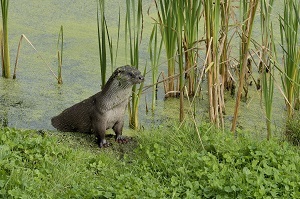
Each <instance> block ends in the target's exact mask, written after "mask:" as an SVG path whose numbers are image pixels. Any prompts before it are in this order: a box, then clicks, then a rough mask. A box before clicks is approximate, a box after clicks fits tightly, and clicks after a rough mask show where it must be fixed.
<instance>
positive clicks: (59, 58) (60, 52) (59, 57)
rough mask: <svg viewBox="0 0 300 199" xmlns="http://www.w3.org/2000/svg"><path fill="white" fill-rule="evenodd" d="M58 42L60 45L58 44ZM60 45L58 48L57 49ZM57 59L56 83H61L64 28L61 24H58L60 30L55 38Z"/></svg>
mask: <svg viewBox="0 0 300 199" xmlns="http://www.w3.org/2000/svg"><path fill="white" fill-rule="evenodd" d="M59 44H60V45H59ZM59 47H60V49H59ZM56 48H57V61H58V71H57V78H58V81H57V82H58V84H62V83H63V82H62V71H61V69H62V59H63V49H64V30H63V26H60V31H59V34H58V39H57V47H56Z"/></svg>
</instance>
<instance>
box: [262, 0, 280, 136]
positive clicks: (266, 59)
mask: <svg viewBox="0 0 300 199" xmlns="http://www.w3.org/2000/svg"><path fill="white" fill-rule="evenodd" d="M273 3H274V0H261V2H260V22H261V23H260V24H261V32H262V34H261V37H262V43H261V60H260V61H261V62H260V63H261V66H262V67H261V76H262V77H261V79H262V89H261V90H262V96H263V101H264V105H265V113H266V125H267V139H268V140H269V139H270V138H271V119H272V118H271V116H272V104H273V94H274V78H273V75H274V65H273V64H274V62H271V60H272V59H276V50H275V49H276V48H275V45H274V37H273V34H272V33H273V29H272V24H271V19H270V17H271V13H272V8H273Z"/></svg>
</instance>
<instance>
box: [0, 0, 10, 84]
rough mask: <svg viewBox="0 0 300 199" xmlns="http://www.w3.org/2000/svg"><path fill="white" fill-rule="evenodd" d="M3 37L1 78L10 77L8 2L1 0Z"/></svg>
mask: <svg viewBox="0 0 300 199" xmlns="http://www.w3.org/2000/svg"><path fill="white" fill-rule="evenodd" d="M0 3H1V11H2V27H3V34H2V35H3V36H2V37H1V46H3V47H1V54H2V76H3V77H5V78H9V77H10V56H9V45H8V5H9V0H1V2H0Z"/></svg>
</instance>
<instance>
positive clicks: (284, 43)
mask: <svg viewBox="0 0 300 199" xmlns="http://www.w3.org/2000/svg"><path fill="white" fill-rule="evenodd" d="M299 12H300V3H299V2H298V3H297V2H296V1H292V0H285V1H284V12H283V15H280V16H279V22H280V35H281V47H282V49H283V62H284V63H283V65H284V73H283V75H282V85H283V90H284V93H285V95H286V98H285V100H286V107H287V115H288V118H289V119H290V118H292V117H293V114H294V108H295V105H297V103H299V83H300V81H299V63H300V47H299V42H300V41H299V36H298V32H299V23H300V20H299Z"/></svg>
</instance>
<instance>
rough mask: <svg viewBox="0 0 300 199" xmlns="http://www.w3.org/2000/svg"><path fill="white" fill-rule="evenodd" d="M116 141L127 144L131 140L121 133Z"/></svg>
mask: <svg viewBox="0 0 300 199" xmlns="http://www.w3.org/2000/svg"><path fill="white" fill-rule="evenodd" d="M116 142H118V143H121V144H126V143H128V142H129V138H128V137H124V136H121V135H119V136H117V137H116Z"/></svg>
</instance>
